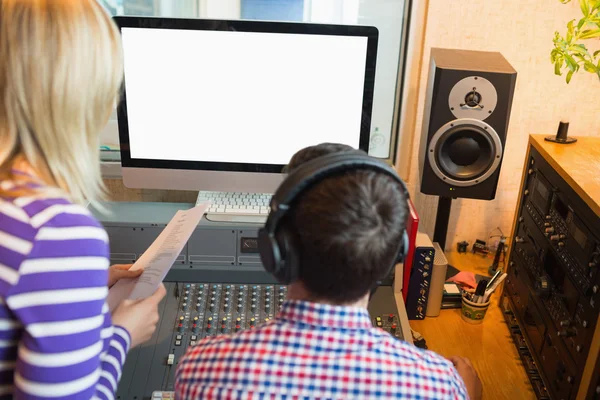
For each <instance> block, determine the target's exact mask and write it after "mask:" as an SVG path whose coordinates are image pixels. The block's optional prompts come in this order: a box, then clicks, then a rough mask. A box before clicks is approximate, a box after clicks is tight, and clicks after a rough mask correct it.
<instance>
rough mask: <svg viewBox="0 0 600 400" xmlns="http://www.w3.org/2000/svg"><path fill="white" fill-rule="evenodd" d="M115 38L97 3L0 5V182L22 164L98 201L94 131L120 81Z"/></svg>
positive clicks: (75, 196)
mask: <svg viewBox="0 0 600 400" xmlns="http://www.w3.org/2000/svg"><path fill="white" fill-rule="evenodd" d="M119 36H120V35H119V32H118V29H117V28H116V26H115V25H114V23H113V21H112V20H111V18H110V16H109V15H108V14H107V13H106V11H105V10H104V9H103V8H102V6H100V4H98V3H97V2H96V0H0V182H1V181H2V180H12V179H14V178H15V177H14V173H13V170H12V169H13V168H14V167H15V164H18V163H19V162H21V163H22V164H23V163H24V164H26V165H28V166H29V167H30V168H31V169H32V170H33V171H34V172H35V176H36V178H38V179H39V180H41V181H43V182H44V183H45V184H46V185H49V186H50V187H52V188H56V189H59V190H61V191H62V192H64V194H65V195H67V196H68V197H70V199H71V200H72V201H75V202H80V203H83V202H85V201H86V200H87V201H91V202H95V201H96V200H99V199H102V198H103V197H104V193H105V190H104V185H103V182H102V178H101V174H100V159H99V134H100V131H101V130H102V128H103V127H104V126H105V125H106V123H107V121H108V118H109V116H110V113H111V111H112V109H113V107H114V106H115V104H116V102H117V101H118V92H119V89H120V87H121V83H122V77H123V60H122V57H123V56H122V50H121V41H120V37H119ZM0 195H4V196H12V197H14V196H15V194H14V192H11V191H10V190H7V189H6V188H5V189H4V190H3V189H2V188H1V187H0ZM19 195H21V194H19Z"/></svg>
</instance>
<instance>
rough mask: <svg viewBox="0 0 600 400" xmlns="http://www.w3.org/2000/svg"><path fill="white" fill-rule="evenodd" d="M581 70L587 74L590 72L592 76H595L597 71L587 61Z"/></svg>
mask: <svg viewBox="0 0 600 400" xmlns="http://www.w3.org/2000/svg"><path fill="white" fill-rule="evenodd" d="M583 69H585V70H586V71H587V72H591V73H593V74H595V73H596V71H597V68H596V66H595V65H594V64H593V63H591V62H589V61H586V62H585V63H584V64H583Z"/></svg>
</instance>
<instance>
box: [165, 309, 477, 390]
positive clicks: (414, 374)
mask: <svg viewBox="0 0 600 400" xmlns="http://www.w3.org/2000/svg"><path fill="white" fill-rule="evenodd" d="M175 386H176V387H175V390H176V396H177V398H179V399H259V398H260V399H266V398H268V399H300V398H301V399H374V398H383V399H391V398H396V399H466V398H467V392H466V389H465V386H464V383H463V381H462V379H461V378H460V376H459V375H458V373H457V372H456V370H455V369H454V367H453V365H452V363H451V362H449V361H448V360H446V359H445V358H443V357H441V356H439V355H437V354H435V353H432V352H430V351H424V350H421V349H419V348H417V347H414V346H413V345H410V344H408V343H406V342H403V341H400V340H398V339H395V338H394V337H392V336H391V335H390V334H388V333H387V332H384V331H383V330H381V329H379V328H374V327H373V326H372V324H371V319H370V317H369V314H368V312H367V310H366V309H363V308H355V307H344V306H332V305H326V304H320V303H311V302H304V301H286V302H285V303H284V304H283V306H282V309H281V312H280V313H279V315H278V316H277V317H276V318H275V319H273V320H271V321H269V322H268V323H266V324H264V325H261V326H260V327H258V328H257V329H254V330H248V331H243V332H241V333H238V334H235V335H231V336H216V337H211V338H207V339H204V340H203V341H200V342H199V343H198V344H197V345H195V346H194V347H191V348H190V349H189V350H188V352H187V354H186V355H185V356H184V357H183V359H182V360H181V361H180V363H179V365H178V369H177V378H176V383H175Z"/></svg>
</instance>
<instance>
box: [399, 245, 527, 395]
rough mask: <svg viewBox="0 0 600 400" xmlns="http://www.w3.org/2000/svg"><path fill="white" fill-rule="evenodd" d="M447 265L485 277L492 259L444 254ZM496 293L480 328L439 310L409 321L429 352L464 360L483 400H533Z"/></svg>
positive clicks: (453, 312)
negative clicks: (468, 362)
mask: <svg viewBox="0 0 600 400" xmlns="http://www.w3.org/2000/svg"><path fill="white" fill-rule="evenodd" d="M446 256H447V258H448V262H449V263H450V264H451V265H454V266H455V267H456V268H458V269H460V270H461V271H471V272H475V273H478V274H481V275H487V270H488V267H489V266H490V264H491V262H492V259H491V258H484V257H482V256H480V255H473V254H472V253H470V252H469V253H466V254H458V253H456V252H452V253H450V254H446ZM500 293H501V291H500V289H498V290H497V291H496V293H494V296H493V298H492V304H491V305H490V308H489V309H488V312H487V314H486V316H485V319H484V321H483V323H482V324H481V325H470V324H467V323H466V322H464V321H463V320H462V318H461V316H460V309H458V308H457V309H449V310H442V311H441V312H440V315H439V316H438V317H435V318H425V319H424V320H421V321H410V326H411V328H412V329H414V330H415V331H417V332H419V333H421V335H423V337H424V338H425V340H426V341H427V347H428V348H429V350H432V351H435V352H436V353H439V354H441V355H442V356H445V357H450V356H452V355H459V356H464V357H468V358H469V359H470V360H471V362H472V363H473V366H474V367H475V369H476V370H477V373H478V374H479V377H480V378H481V382H482V384H483V397H484V399H493V400H502V399H510V400H517V399H519V400H520V399H535V398H536V397H535V394H534V392H533V389H532V388H531V384H530V383H529V379H528V378H527V375H526V374H525V370H524V369H523V364H522V363H521V360H520V359H519V355H518V353H517V349H516V347H515V345H514V344H513V343H512V339H511V338H510V334H509V332H508V327H507V325H506V323H505V322H504V317H503V316H502V313H501V310H500V307H498V300H499V298H500Z"/></svg>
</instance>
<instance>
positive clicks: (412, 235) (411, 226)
mask: <svg viewBox="0 0 600 400" xmlns="http://www.w3.org/2000/svg"><path fill="white" fill-rule="evenodd" d="M417 232H419V215H418V214H417V210H416V209H415V206H414V204H413V203H412V201H411V200H410V199H409V200H408V218H407V220H406V233H407V234H408V253H407V254H406V260H404V266H403V267H404V274H403V277H402V297H403V298H404V302H406V296H407V295H408V282H410V270H411V269H412V268H411V267H412V262H413V257H414V255H415V243H416V241H417Z"/></svg>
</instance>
